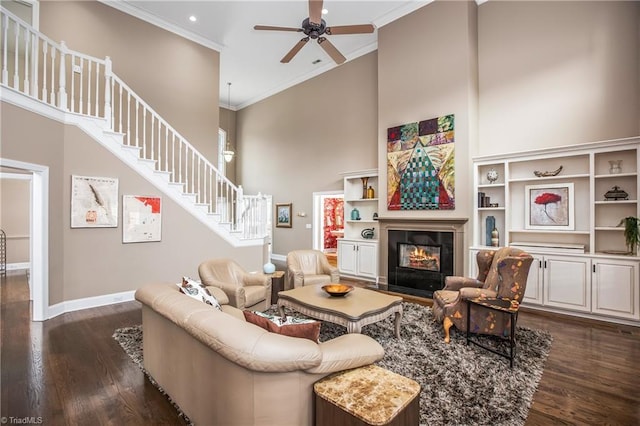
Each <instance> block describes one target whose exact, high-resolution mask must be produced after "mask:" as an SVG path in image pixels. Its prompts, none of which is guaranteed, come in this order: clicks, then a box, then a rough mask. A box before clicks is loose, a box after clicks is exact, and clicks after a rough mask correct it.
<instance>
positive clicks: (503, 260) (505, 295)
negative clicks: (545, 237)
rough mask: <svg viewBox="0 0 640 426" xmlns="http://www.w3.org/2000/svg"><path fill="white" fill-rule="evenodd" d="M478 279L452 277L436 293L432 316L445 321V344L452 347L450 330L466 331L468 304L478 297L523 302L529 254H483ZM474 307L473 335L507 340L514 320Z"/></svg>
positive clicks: (504, 250)
mask: <svg viewBox="0 0 640 426" xmlns="http://www.w3.org/2000/svg"><path fill="white" fill-rule="evenodd" d="M476 261H477V263H478V277H477V278H475V279H474V278H468V277H456V276H450V277H447V278H446V280H445V286H444V288H443V289H442V290H438V291H435V292H434V293H433V307H432V309H433V314H434V317H435V318H436V320H438V321H442V326H443V328H444V335H445V339H444V340H445V342H447V343H449V329H450V328H451V327H452V326H455V327H456V328H457V329H458V330H460V331H466V330H467V304H468V302H467V300H469V299H475V298H479V297H487V298H494V297H497V298H502V299H509V300H512V301H514V302H517V303H520V302H522V298H523V297H524V292H525V289H526V286H527V277H528V276H529V268H530V267H531V263H532V262H533V257H531V255H530V254H528V253H526V252H524V251H522V250H520V249H517V248H513V247H503V248H500V249H496V250H480V251H478V254H477V256H476ZM476 308H477V306H474V305H472V306H471V315H470V316H471V321H470V331H471V332H473V333H477V334H491V335H498V336H504V337H506V336H508V335H509V333H510V329H511V316H510V315H508V314H506V313H503V312H497V313H495V315H494V314H492V315H487V313H486V310H484V309H481V308H480V309H476Z"/></svg>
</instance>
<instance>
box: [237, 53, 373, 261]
mask: <svg viewBox="0 0 640 426" xmlns="http://www.w3.org/2000/svg"><path fill="white" fill-rule="evenodd" d="M376 64H377V54H376V53H375V52H374V53H370V54H368V55H365V56H362V57H360V58H358V59H356V60H354V61H351V62H347V63H345V64H344V65H342V66H340V67H337V68H335V69H333V70H331V71H329V72H327V73H325V74H322V75H320V76H318V77H316V78H314V79H312V80H309V81H306V82H304V83H301V84H298V85H297V86H295V87H292V88H291V89H288V90H286V91H284V92H281V93H278V94H276V95H274V96H271V97H270V98H268V99H265V100H263V101H261V102H258V103H256V104H254V105H251V106H249V107H247V108H244V109H242V110H240V111H238V140H237V143H238V158H239V159H240V161H239V163H237V167H238V169H237V176H238V183H240V184H242V185H243V187H244V188H245V191H246V192H248V193H250V194H252V193H257V192H262V193H266V194H272V195H273V202H274V204H275V203H289V202H291V203H293V218H292V228H274V234H273V235H274V245H273V253H274V254H277V255H286V254H287V253H288V252H289V251H291V250H295V249H300V248H311V247H312V234H311V229H307V228H306V227H305V226H306V224H311V221H312V207H313V200H312V193H313V192H317V191H330V190H340V189H342V177H341V176H340V173H341V172H346V171H353V170H362V169H370V168H375V167H376V165H377V160H376V157H377V150H378V148H377V144H378V141H377V127H378V126H377V118H376V116H377V105H378V97H377V89H376V85H377V70H376V68H377V66H376ZM234 161H235V160H234ZM299 212H305V213H306V214H307V217H304V218H303V217H299V216H297V215H296V214H297V213H299Z"/></svg>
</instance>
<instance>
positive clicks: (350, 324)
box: [278, 285, 402, 338]
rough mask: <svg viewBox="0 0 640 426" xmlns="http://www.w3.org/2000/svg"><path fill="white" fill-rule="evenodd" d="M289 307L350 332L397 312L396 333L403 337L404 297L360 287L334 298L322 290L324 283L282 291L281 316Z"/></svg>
mask: <svg viewBox="0 0 640 426" xmlns="http://www.w3.org/2000/svg"><path fill="white" fill-rule="evenodd" d="M285 307H287V308H291V309H293V310H295V311H297V312H300V313H301V314H304V315H308V316H310V317H311V318H315V319H319V320H322V321H328V322H331V323H334V324H338V325H342V326H344V327H346V328H347V332H348V333H360V331H361V330H362V327H363V326H365V325H367V324H373V323H375V322H378V321H382V320H383V319H385V318H387V317H389V316H391V315H392V314H395V323H394V325H395V334H396V337H397V338H400V321H401V320H402V297H398V296H390V295H387V294H383V293H378V292H377V291H373V290H367V289H364V288H358V287H356V288H354V289H353V290H352V291H351V292H349V294H347V295H346V296H343V297H332V296H329V295H328V294H327V293H325V292H324V290H322V285H310V286H304V287H298V288H294V289H292V290H286V291H281V292H280V293H278V309H279V310H280V315H281V316H282V315H284V308H285Z"/></svg>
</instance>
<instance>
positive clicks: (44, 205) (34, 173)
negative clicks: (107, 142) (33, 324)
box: [0, 158, 49, 321]
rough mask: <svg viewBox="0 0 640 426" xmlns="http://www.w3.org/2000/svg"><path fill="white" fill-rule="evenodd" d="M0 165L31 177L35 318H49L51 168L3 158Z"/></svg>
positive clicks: (31, 257)
mask: <svg viewBox="0 0 640 426" xmlns="http://www.w3.org/2000/svg"><path fill="white" fill-rule="evenodd" d="M0 168H2V169H5V168H7V169H14V170H16V171H17V172H19V173H26V174H29V175H30V176H31V194H30V206H31V208H30V209H29V210H30V220H29V258H30V273H29V277H30V283H31V286H30V289H31V296H32V300H33V304H32V309H31V312H32V319H33V321H44V320H46V319H47V318H48V308H49V167H46V166H41V165H39V164H33V163H25V162H22V161H15V160H8V159H6V158H0Z"/></svg>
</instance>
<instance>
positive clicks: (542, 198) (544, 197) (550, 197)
mask: <svg viewBox="0 0 640 426" xmlns="http://www.w3.org/2000/svg"><path fill="white" fill-rule="evenodd" d="M560 201H562V197H561V196H560V195H558V194H553V193H551V192H544V193H542V194H540V195H538V196H537V197H536V199H535V200H534V203H536V204H539V205H543V206H544V214H545V215H546V216H547V217H548V218H549V220H550V221H552V222H554V223H555V220H554V219H553V218H552V217H551V216H549V212H547V206H548V205H549V204H553V203H558V202H560Z"/></svg>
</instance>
